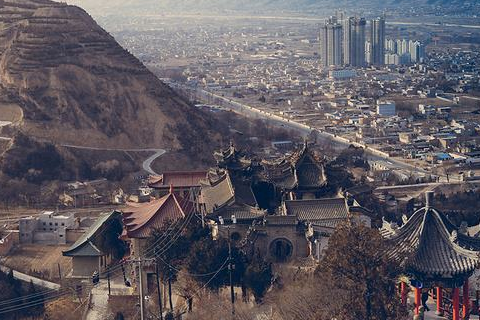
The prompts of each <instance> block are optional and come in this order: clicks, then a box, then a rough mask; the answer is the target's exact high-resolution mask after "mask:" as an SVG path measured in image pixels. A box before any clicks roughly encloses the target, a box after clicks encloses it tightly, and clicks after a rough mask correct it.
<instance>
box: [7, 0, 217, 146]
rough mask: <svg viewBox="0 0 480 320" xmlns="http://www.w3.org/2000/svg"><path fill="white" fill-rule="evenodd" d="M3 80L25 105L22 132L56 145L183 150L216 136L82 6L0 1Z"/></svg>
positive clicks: (29, 0) (43, 0)
mask: <svg viewBox="0 0 480 320" xmlns="http://www.w3.org/2000/svg"><path fill="white" fill-rule="evenodd" d="M0 81H1V86H2V90H3V92H4V95H6V93H7V92H8V94H9V96H10V97H11V98H12V97H13V99H14V100H17V101H16V102H18V103H19V105H21V107H22V108H23V111H24V121H23V124H22V125H23V130H22V131H23V132H27V133H28V134H31V135H32V136H34V137H35V138H41V139H45V140H49V141H52V142H53V143H55V144H77V145H85V146H94V147H98V146H103V147H111V148H119V147H122V148H133V147H136V148H146V147H153V148H168V149H173V150H181V149H183V148H185V147H187V148H188V147H189V146H186V144H189V143H196V144H198V145H199V146H201V145H202V144H203V143H206V144H208V140H210V139H211V138H213V137H214V136H215V134H214V132H213V131H211V129H210V128H211V125H212V124H211V123H209V120H208V118H207V117H206V116H205V115H204V114H202V113H198V112H197V111H196V110H194V109H193V108H192V107H191V106H189V105H188V104H187V103H186V102H185V101H184V100H183V99H182V98H181V97H179V96H177V95H176V94H175V93H174V92H173V91H172V90H171V89H170V88H169V87H167V86H166V85H164V84H163V83H162V82H161V81H160V80H158V79H157V78H156V77H155V76H154V75H153V74H152V73H150V72H149V71H148V69H146V68H145V67H144V66H143V65H142V64H141V63H140V61H138V59H136V58H135V57H134V56H133V55H131V54H130V53H128V52H127V51H126V50H124V49H123V48H122V47H121V46H120V45H118V44H117V42H116V41H115V39H114V38H113V37H112V36H110V35H109V34H108V33H107V32H106V31H104V30H103V29H102V28H101V27H99V26H98V25H97V24H96V23H95V21H94V20H93V19H92V18H91V17H90V16H89V15H88V14H87V13H86V12H85V11H84V10H83V9H80V8H78V7H75V6H69V5H66V4H62V3H56V2H52V1H46V0H0ZM192 139H193V141H192Z"/></svg>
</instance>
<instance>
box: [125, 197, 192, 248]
mask: <svg viewBox="0 0 480 320" xmlns="http://www.w3.org/2000/svg"><path fill="white" fill-rule="evenodd" d="M193 208H194V205H193V203H192V202H190V201H189V200H188V199H185V198H182V197H180V196H178V195H176V194H175V193H174V192H173V191H172V192H169V193H168V194H167V195H165V196H163V197H161V198H160V199H156V200H153V201H150V202H149V203H129V204H128V207H127V209H125V210H124V211H123V222H124V224H125V229H126V231H127V236H128V237H129V238H138V239H144V238H148V237H149V236H150V234H151V233H152V231H153V230H155V229H161V228H162V227H163V226H164V225H165V224H166V223H169V222H175V221H177V220H179V219H182V218H184V217H185V216H187V215H188V214H189V213H190V212H191V211H192V210H193Z"/></svg>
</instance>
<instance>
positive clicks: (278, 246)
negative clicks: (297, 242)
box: [270, 238, 293, 262]
mask: <svg viewBox="0 0 480 320" xmlns="http://www.w3.org/2000/svg"><path fill="white" fill-rule="evenodd" d="M292 255H293V244H292V242H291V241H290V240H288V239H286V238H277V239H275V240H273V241H272V242H270V256H271V257H272V258H273V259H275V261H276V262H285V261H288V260H290V258H291V257H292Z"/></svg>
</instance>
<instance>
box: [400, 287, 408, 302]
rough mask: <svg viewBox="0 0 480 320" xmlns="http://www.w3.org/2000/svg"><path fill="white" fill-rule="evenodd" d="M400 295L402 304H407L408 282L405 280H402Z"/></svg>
mask: <svg viewBox="0 0 480 320" xmlns="http://www.w3.org/2000/svg"><path fill="white" fill-rule="evenodd" d="M400 296H401V299H402V300H401V301H402V306H406V305H407V284H406V283H405V282H403V281H402V282H400Z"/></svg>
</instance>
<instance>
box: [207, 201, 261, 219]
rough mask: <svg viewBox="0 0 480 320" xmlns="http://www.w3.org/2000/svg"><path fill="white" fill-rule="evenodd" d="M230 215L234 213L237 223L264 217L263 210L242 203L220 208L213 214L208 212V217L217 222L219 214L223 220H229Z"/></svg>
mask: <svg viewBox="0 0 480 320" xmlns="http://www.w3.org/2000/svg"><path fill="white" fill-rule="evenodd" d="M232 215H235V218H236V219H237V221H238V222H239V223H241V222H248V223H251V221H252V220H256V219H262V218H263V217H265V215H266V213H265V211H264V210H261V209H258V208H254V207H251V206H248V205H244V204H243V205H233V206H229V207H224V208H221V209H219V210H217V211H215V212H214V213H213V214H210V215H209V216H208V218H210V219H212V220H214V221H217V222H218V220H219V219H218V217H219V216H221V217H222V218H223V220H224V221H226V222H231V221H232Z"/></svg>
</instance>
